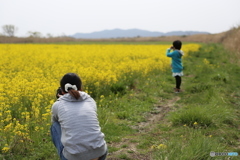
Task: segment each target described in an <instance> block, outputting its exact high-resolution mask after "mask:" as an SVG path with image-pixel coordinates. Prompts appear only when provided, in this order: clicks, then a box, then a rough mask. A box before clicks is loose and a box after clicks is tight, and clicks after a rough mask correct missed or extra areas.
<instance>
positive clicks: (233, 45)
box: [0, 26, 240, 63]
mask: <svg viewBox="0 0 240 160" xmlns="http://www.w3.org/2000/svg"><path fill="white" fill-rule="evenodd" d="M176 39H179V40H181V41H183V42H199V43H222V44H223V45H224V46H225V47H226V48H227V49H229V50H230V51H231V52H234V54H235V56H237V57H235V58H236V59H240V45H239V44H240V26H238V27H233V28H232V29H230V30H229V31H226V32H222V33H218V34H198V35H191V36H167V37H164V36H163V37H135V38H111V39H75V38H71V37H54V38H34V37H27V38H20V37H6V36H0V43H59V42H76V43H77V42H159V41H162V42H172V41H174V40H176ZM238 63H240V61H239V60H238Z"/></svg>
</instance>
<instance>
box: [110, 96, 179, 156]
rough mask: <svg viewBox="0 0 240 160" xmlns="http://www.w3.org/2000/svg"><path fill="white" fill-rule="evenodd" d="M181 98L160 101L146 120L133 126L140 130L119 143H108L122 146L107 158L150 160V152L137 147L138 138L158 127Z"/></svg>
mask: <svg viewBox="0 0 240 160" xmlns="http://www.w3.org/2000/svg"><path fill="white" fill-rule="evenodd" d="M178 100H180V97H179V96H176V97H174V98H173V99H171V100H168V101H165V102H163V101H160V102H159V103H158V104H156V105H155V108H154V110H153V111H152V112H151V113H150V114H149V115H147V120H146V122H141V123H138V125H137V126H133V128H134V129H138V130H139V132H138V133H136V134H134V135H130V136H129V137H128V138H123V139H122V141H121V142H119V143H112V144H108V145H109V146H111V147H114V148H120V149H119V150H118V151H116V152H112V153H109V155H108V158H107V160H122V159H129V160H150V159H151V154H150V153H142V151H141V150H139V149H137V145H138V143H136V142H137V140H138V138H139V137H140V135H141V134H145V133H148V132H150V131H151V130H153V129H154V128H156V125H157V124H159V121H162V120H164V117H165V115H166V114H167V113H168V112H169V111H170V110H172V108H173V106H174V104H175V103H176V102H177V101H178Z"/></svg>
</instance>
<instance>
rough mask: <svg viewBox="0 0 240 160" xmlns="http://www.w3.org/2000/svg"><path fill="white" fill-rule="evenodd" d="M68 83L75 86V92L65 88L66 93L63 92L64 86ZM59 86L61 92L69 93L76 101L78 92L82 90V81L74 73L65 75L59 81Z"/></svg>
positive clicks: (78, 95)
mask: <svg viewBox="0 0 240 160" xmlns="http://www.w3.org/2000/svg"><path fill="white" fill-rule="evenodd" d="M67 83H69V84H71V85H76V87H77V90H74V89H73V88H71V87H68V88H67V91H66V90H65V85H66V84H67ZM60 86H61V89H62V91H63V92H65V93H69V94H70V95H71V96H73V97H74V98H76V99H78V98H79V97H80V93H79V92H78V90H82V81H81V78H80V77H79V76H78V75H77V74H75V73H67V74H65V75H64V76H63V77H62V79H61V81H60Z"/></svg>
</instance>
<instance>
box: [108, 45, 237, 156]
mask: <svg viewBox="0 0 240 160" xmlns="http://www.w3.org/2000/svg"><path fill="white" fill-rule="evenodd" d="M189 55H190V56H189V57H188V58H185V59H184V65H185V70H184V73H185V76H184V77H183V84H182V88H183V90H184V92H182V93H180V94H175V93H173V92H172V88H173V87H174V83H175V82H174V79H173V78H172V77H171V73H170V71H169V72H168V71H167V72H164V73H158V72H157V71H155V72H153V73H152V74H150V75H149V76H148V78H146V79H140V78H139V79H138V84H137V85H136V86H135V89H134V90H131V91H129V92H127V93H126V94H125V95H124V96H122V97H121V98H119V99H118V101H116V102H115V106H118V107H119V109H118V110H115V111H114V113H115V118H116V119H118V121H122V122H123V124H124V125H127V126H132V125H137V124H138V123H139V122H140V121H146V118H147V116H148V114H146V112H153V109H154V104H158V103H160V104H161V105H167V104H166V102H168V101H170V100H171V99H174V98H175V97H180V100H179V101H177V102H176V104H174V106H172V108H171V111H170V112H169V113H168V114H167V115H166V117H165V118H164V120H163V121H159V123H158V124H157V125H155V126H154V127H153V128H151V129H148V131H147V132H143V133H141V134H140V133H139V130H136V131H134V130H133V132H135V134H136V133H139V134H138V136H137V137H136V136H135V137H134V136H133V137H132V140H133V139H134V140H135V141H137V142H138V145H137V144H136V147H137V148H138V150H139V153H142V152H143V154H146V155H147V154H149V153H150V152H151V159H154V160H155V159H156V160H157V159H159V160H161V159H162V160H165V159H179V160H181V159H183V160H184V159H212V158H211V157H210V155H209V154H210V152H211V151H215V152H238V153H240V149H239V147H238V146H239V145H240V143H239V139H240V135H239V125H240V121H239V118H238V117H239V116H240V114H239V113H240V112H239V108H240V107H239V98H240V85H239V81H240V76H239V66H237V65H235V64H232V63H230V62H229V61H228V60H229V55H228V52H227V51H226V50H224V48H223V47H222V46H221V45H217V44H210V45H204V46H203V47H202V48H201V49H200V50H199V51H198V52H195V53H190V54H189ZM146 84H147V85H146ZM132 95H134V96H133V97H132ZM139 100H140V101H139ZM160 114H161V113H160ZM139 117H141V118H139ZM107 136H108V134H106V137H107ZM124 137H125V136H122V138H124ZM129 143H131V142H129ZM159 144H164V145H166V146H167V147H166V148H162V149H161V148H160V149H153V150H152V149H151V146H153V145H159ZM123 155H124V154H123ZM123 155H122V154H121V155H119V156H120V157H122V156H123ZM124 157H127V155H124V156H123V158H124ZM111 158H112V157H111ZM128 158H130V157H128ZM218 158H219V159H225V158H227V157H218ZM237 158H238V157H232V159H237ZM130 159H131V158H130Z"/></svg>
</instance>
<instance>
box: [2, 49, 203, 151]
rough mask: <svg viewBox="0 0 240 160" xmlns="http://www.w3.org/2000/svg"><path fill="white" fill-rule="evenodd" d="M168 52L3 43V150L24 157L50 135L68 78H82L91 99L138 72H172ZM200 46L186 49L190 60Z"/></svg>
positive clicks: (161, 50) (162, 50) (160, 50)
mask: <svg viewBox="0 0 240 160" xmlns="http://www.w3.org/2000/svg"><path fill="white" fill-rule="evenodd" d="M168 47H169V45H56V44H0V56H1V61H0V67H1V68H0V79H1V80H0V117H1V120H0V128H1V132H0V137H1V139H2V140H1V141H0V147H1V148H0V150H1V151H2V152H3V153H7V152H10V151H11V150H13V149H14V148H13V147H16V148H18V149H21V148H23V149H24V151H23V152H25V151H26V146H28V145H26V144H28V143H30V142H33V141H37V140H36V139H39V138H40V139H41V138H43V137H41V136H49V127H50V114H51V113H50V110H51V105H52V104H53V103H54V101H55V91H56V89H57V88H58V86H59V80H60V78H61V77H62V76H63V75H64V74H65V73H68V72H75V73H77V74H79V75H80V77H82V80H83V85H84V90H85V91H86V92H88V93H89V94H91V93H92V92H93V90H94V91H95V92H97V91H99V90H101V89H103V88H104V86H111V85H112V84H114V83H117V82H118V81H119V80H122V81H127V80H128V79H129V78H131V76H132V75H134V74H135V73H140V74H141V75H142V76H143V77H144V76H146V75H147V74H148V73H149V72H151V71H154V70H159V71H164V70H166V69H169V64H170V61H169V58H167V57H166V56H165V52H166V48H168ZM199 47H200V46H199V45H197V44H187V45H184V47H183V50H184V52H185V55H187V53H188V52H189V51H196V50H198V49H199ZM101 87H102V88H101ZM99 96H100V95H99ZM100 98H101V99H103V98H104V95H102V96H101V97H100ZM103 107H104V106H103ZM8 144H11V145H8ZM19 145H20V147H19ZM21 145H22V146H25V147H21ZM158 148H165V146H158ZM27 149H29V150H31V146H30V147H29V148H27ZM18 152H19V151H18Z"/></svg>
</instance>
